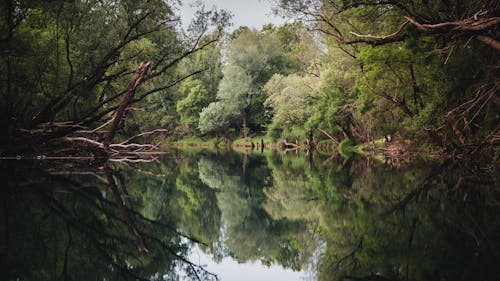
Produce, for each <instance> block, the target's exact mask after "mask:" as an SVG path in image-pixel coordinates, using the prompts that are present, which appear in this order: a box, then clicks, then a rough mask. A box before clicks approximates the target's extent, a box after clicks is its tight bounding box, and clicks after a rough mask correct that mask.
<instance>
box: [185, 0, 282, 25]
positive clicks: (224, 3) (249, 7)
mask: <svg viewBox="0 0 500 281" xmlns="http://www.w3.org/2000/svg"><path fill="white" fill-rule="evenodd" d="M272 1H273V0H203V1H202V2H203V3H204V4H205V7H206V8H207V9H208V8H211V7H212V6H216V7H217V8H218V9H224V10H227V11H230V12H231V13H232V14H233V18H232V20H231V21H232V23H233V26H231V28H230V30H234V29H236V28H238V27H239V26H248V27H254V28H256V29H260V28H261V27H262V26H263V25H265V24H267V23H272V24H274V25H280V24H282V23H284V22H285V20H284V19H282V18H281V17H278V16H275V15H273V13H272V7H273V4H272ZM193 2H195V0H184V1H183V3H184V4H183V7H182V8H181V9H180V15H181V19H182V22H183V26H184V27H186V26H187V25H188V24H189V21H190V19H192V15H193V13H194V10H195V9H193V8H192V7H189V4H190V3H193Z"/></svg>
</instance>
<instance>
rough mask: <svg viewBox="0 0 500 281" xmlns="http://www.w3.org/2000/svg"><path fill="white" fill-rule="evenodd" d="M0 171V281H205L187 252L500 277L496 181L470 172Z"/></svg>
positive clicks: (389, 274)
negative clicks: (499, 267)
mask: <svg viewBox="0 0 500 281" xmlns="http://www.w3.org/2000/svg"><path fill="white" fill-rule="evenodd" d="M0 166H1V168H2V169H1V171H2V182H3V183H4V187H3V188H2V201H1V209H2V210H1V212H2V215H1V226H2V227H1V231H0V239H1V240H0V241H1V245H2V246H1V252H0V256H1V258H0V259H1V270H0V272H1V273H0V274H1V276H0V278H1V279H2V280H97V279H100V280H181V279H182V278H184V277H189V278H190V279H192V280H215V279H216V278H217V277H216V276H214V275H212V274H211V273H210V270H209V269H208V270H206V269H205V268H203V267H202V266H199V265H197V264H195V263H192V262H191V261H189V260H188V258H186V257H188V256H189V252H190V250H191V249H192V248H194V247H195V245H196V248H197V249H198V248H199V249H201V250H202V251H203V252H204V253H206V254H208V255H211V256H213V259H214V260H215V261H221V260H222V259H223V258H225V257H231V258H232V259H234V260H236V261H237V262H240V263H248V262H261V263H262V264H264V265H269V266H271V265H281V266H283V267H285V268H290V269H293V270H297V271H299V270H308V271H314V275H315V276H317V279H318V280H497V278H498V276H500V270H499V269H498V264H500V245H499V244H500V237H499V233H500V231H499V230H500V229H499V228H500V223H499V222H500V220H499V219H500V218H499V214H500V212H499V209H500V203H499V202H500V194H499V192H498V189H495V188H494V187H495V185H497V182H498V179H497V178H496V175H495V171H494V170H485V169H483V168H480V167H475V166H473V165H471V166H464V165H458V163H451V162H445V163H432V162H426V163H413V164H410V165H408V166H405V167H393V166H390V165H386V164H383V163H379V162H377V161H373V160H372V159H367V158H360V159H355V158H350V159H344V158H342V157H334V158H328V159H327V158H326V157H321V156H318V157H313V158H311V157H307V156H306V155H302V154H292V155H290V154H288V155H283V154H280V153H278V152H265V153H263V154H260V153H256V154H254V153H248V154H245V153H236V152H231V151H224V152H215V153H214V152H206V151H202V152H196V153H186V152H179V151H172V152H170V153H169V154H168V155H166V156H164V157H163V158H162V159H160V161H158V162H157V163H136V164H127V165H125V164H120V163H114V164H109V165H105V166H103V167H93V166H91V165H90V163H82V162H81V161H80V162H73V163H68V162H65V163H53V162H51V163H50V164H48V163H46V162H43V161H41V162H22V161H15V162H13V161H2V162H0ZM242 274H245V275H251V274H252V273H251V272H242Z"/></svg>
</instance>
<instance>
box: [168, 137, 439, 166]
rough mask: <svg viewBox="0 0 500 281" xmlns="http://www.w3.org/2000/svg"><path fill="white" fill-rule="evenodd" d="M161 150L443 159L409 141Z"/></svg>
mask: <svg viewBox="0 0 500 281" xmlns="http://www.w3.org/2000/svg"><path fill="white" fill-rule="evenodd" d="M162 147H165V148H169V147H173V148H176V149H180V150H197V149H209V150H216V149H225V148H230V149H232V150H234V151H239V152H243V153H245V152H248V151H255V152H263V151H264V150H265V151H278V152H281V153H284V154H286V153H292V152H305V153H307V154H314V153H317V154H321V155H328V156H333V155H339V156H341V157H344V158H350V157H352V156H354V155H358V156H366V157H373V158H375V159H379V160H381V161H386V162H387V161H390V163H398V164H400V163H409V162H410V161H411V160H412V159H427V158H431V159H443V155H441V154H439V150H437V149H435V148H434V151H432V149H431V148H428V147H426V148H424V147H415V146H412V145H411V141H409V140H403V141H392V142H387V141H386V140H385V139H379V140H374V141H372V142H370V143H364V144H356V145H353V144H352V142H351V141H350V140H349V139H344V140H343V141H341V142H340V143H338V142H334V141H332V140H330V139H323V140H320V141H317V143H315V144H314V145H313V146H308V144H307V142H302V143H301V142H299V141H298V140H297V141H295V142H289V141H286V140H272V139H271V138H269V137H267V136H254V137H247V138H238V139H234V140H228V141H227V142H226V141H224V140H220V139H216V138H210V139H202V138H186V139H180V140H175V141H171V142H167V143H165V144H163V145H162Z"/></svg>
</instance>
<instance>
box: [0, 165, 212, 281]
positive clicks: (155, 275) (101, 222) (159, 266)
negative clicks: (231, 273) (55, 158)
mask: <svg viewBox="0 0 500 281" xmlns="http://www.w3.org/2000/svg"><path fill="white" fill-rule="evenodd" d="M81 164H83V163H63V164H61V165H60V166H59V165H55V163H51V166H50V167H42V166H40V165H39V163H12V162H10V163H7V162H2V163H1V166H2V173H3V175H2V178H3V182H4V183H5V185H4V187H3V188H2V193H3V195H2V198H3V199H2V208H1V209H2V213H3V216H2V221H3V222H2V229H3V230H2V231H1V234H0V235H1V241H3V243H2V245H3V246H2V250H1V260H2V261H1V268H2V270H1V272H2V273H1V275H2V276H1V277H2V278H1V279H2V280H98V279H100V280H177V279H179V278H180V276H181V275H182V276H187V277H189V278H191V279H193V280H215V279H216V276H214V275H212V274H211V273H209V272H208V271H206V270H204V269H203V268H202V267H200V266H198V265H195V264H194V263H191V262H190V261H188V260H187V259H186V258H185V256H186V254H187V251H188V248H189V243H191V242H195V243H198V241H197V240H196V239H194V238H190V237H188V236H186V235H183V234H181V233H180V232H179V231H178V230H177V229H176V227H174V226H175V225H174V223H173V222H174V220H173V216H172V215H171V214H169V213H168V210H161V211H166V212H164V213H163V214H161V215H160V216H158V218H157V219H151V218H148V217H147V216H145V215H144V212H143V205H144V202H143V200H142V199H141V193H142V191H141V189H142V190H143V189H146V188H148V186H147V185H142V186H140V187H139V186H137V184H139V185H141V183H142V184H144V183H147V184H150V185H152V186H154V188H157V189H168V182H169V180H168V179H166V178H156V177H154V176H151V175H142V174H140V173H130V169H127V170H126V171H123V170H122V168H120V167H117V166H115V167H112V166H107V167H100V168H92V167H91V166H90V165H81ZM78 166H81V167H78ZM70 167H71V168H70ZM69 168H70V170H67V169H69ZM59 169H64V170H59ZM125 172H127V173H128V174H129V175H128V176H125V174H126V173H125ZM148 181H149V182H148ZM128 184H130V185H133V188H132V189H131V188H129V185H128ZM165 191H166V193H169V192H170V193H171V192H172V191H171V190H165ZM182 271H184V273H181V272H182Z"/></svg>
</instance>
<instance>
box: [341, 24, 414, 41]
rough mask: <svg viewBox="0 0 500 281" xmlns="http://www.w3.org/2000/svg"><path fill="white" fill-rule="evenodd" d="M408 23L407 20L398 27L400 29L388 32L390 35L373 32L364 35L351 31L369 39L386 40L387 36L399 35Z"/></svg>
mask: <svg viewBox="0 0 500 281" xmlns="http://www.w3.org/2000/svg"><path fill="white" fill-rule="evenodd" d="M408 23H410V22H409V21H405V22H404V23H403V24H401V25H400V26H399V28H398V30H396V31H395V32H393V33H391V34H388V35H383V36H376V35H371V34H366V35H362V34H358V33H356V32H353V31H351V32H349V33H351V34H352V35H354V36H356V37H361V38H368V39H372V40H376V41H378V40H385V39H387V38H391V37H394V36H396V35H398V34H399V33H400V32H401V31H403V29H404V28H405V27H406V26H407V25H408Z"/></svg>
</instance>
